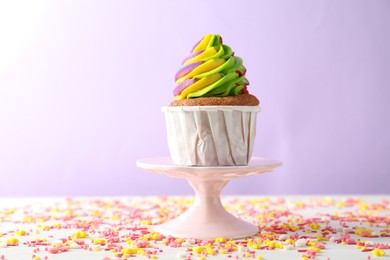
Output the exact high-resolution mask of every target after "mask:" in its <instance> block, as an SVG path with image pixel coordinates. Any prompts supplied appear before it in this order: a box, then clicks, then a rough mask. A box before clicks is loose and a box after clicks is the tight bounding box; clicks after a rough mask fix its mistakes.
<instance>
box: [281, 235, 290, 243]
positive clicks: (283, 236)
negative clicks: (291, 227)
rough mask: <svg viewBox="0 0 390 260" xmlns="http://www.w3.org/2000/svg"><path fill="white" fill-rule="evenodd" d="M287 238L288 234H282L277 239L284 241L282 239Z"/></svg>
mask: <svg viewBox="0 0 390 260" xmlns="http://www.w3.org/2000/svg"><path fill="white" fill-rule="evenodd" d="M288 238H289V236H288V235H286V234H282V235H280V236H279V241H284V240H286V239H288Z"/></svg>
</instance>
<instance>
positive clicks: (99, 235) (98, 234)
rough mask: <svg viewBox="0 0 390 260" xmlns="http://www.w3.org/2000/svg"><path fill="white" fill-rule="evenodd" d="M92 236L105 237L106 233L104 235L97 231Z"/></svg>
mask: <svg viewBox="0 0 390 260" xmlns="http://www.w3.org/2000/svg"><path fill="white" fill-rule="evenodd" d="M92 237H93V238H103V237H104V235H103V234H102V233H95V234H93V236H92Z"/></svg>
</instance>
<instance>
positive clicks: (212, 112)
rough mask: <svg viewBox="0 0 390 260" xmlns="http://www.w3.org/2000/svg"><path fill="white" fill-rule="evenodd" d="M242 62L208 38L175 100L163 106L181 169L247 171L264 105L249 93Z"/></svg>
mask: <svg viewBox="0 0 390 260" xmlns="http://www.w3.org/2000/svg"><path fill="white" fill-rule="evenodd" d="M245 72H246V69H245V67H244V66H243V61H242V59H241V58H240V57H238V56H236V55H234V52H233V51H232V49H231V48H230V47H229V46H228V45H226V44H223V43H222V38H221V36H219V35H217V34H207V35H206V36H204V37H203V39H202V40H200V41H199V42H198V43H197V44H196V45H195V46H194V47H193V49H192V51H191V54H190V55H189V56H188V57H187V58H185V59H184V61H183V63H182V66H181V68H180V69H179V70H178V72H177V73H176V75H175V81H176V86H175V88H174V90H173V96H174V98H173V101H172V102H171V103H170V104H169V106H167V107H163V109H162V110H163V112H164V113H165V119H166V126H167V135H168V146H169V151H170V154H171V158H172V161H173V163H174V164H176V165H186V166H242V165H247V164H248V162H249V160H250V158H251V154H252V148H253V142H254V139H255V135H256V115H257V113H258V112H260V111H261V108H260V106H259V100H258V99H257V98H256V97H255V96H253V95H251V94H249V93H248V90H247V86H248V85H249V82H248V80H247V79H246V77H245Z"/></svg>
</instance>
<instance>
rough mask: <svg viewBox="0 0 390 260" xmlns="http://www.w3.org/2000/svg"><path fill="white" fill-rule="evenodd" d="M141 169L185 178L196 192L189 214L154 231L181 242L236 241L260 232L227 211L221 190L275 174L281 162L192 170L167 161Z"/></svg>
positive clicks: (141, 163)
mask: <svg viewBox="0 0 390 260" xmlns="http://www.w3.org/2000/svg"><path fill="white" fill-rule="evenodd" d="M137 166H139V167H140V168H143V169H145V170H148V171H152V172H157V173H164V174H167V175H168V176H170V177H176V178H185V179H187V181H188V183H189V184H190V185H191V187H192V188H193V189H194V191H195V202H194V204H193V205H192V206H191V207H190V208H189V209H188V210H187V211H186V212H185V213H183V214H182V215H180V216H179V217H177V218H175V219H173V220H171V221H168V222H166V223H163V224H161V225H156V226H152V227H151V229H153V230H155V231H157V232H159V233H161V234H164V235H170V236H174V237H177V238H196V239H215V238H217V237H225V238H234V239H236V238H243V237H248V236H252V235H254V234H256V233H257V231H258V228H257V226H256V225H254V224H251V223H248V222H246V221H244V220H241V219H239V218H237V217H235V216H233V215H231V214H230V213H229V212H227V211H226V210H225V208H224V207H223V205H222V203H221V198H220V192H221V190H222V189H223V188H224V187H225V186H226V185H227V184H228V182H229V180H231V179H234V178H240V177H244V176H249V175H254V174H260V173H265V172H269V171H272V170H274V169H275V168H277V167H279V166H281V162H279V161H275V160H269V159H264V158H258V157H257V158H252V161H251V162H250V164H249V165H248V166H226V167H189V166H177V165H174V164H172V162H171V161H170V159H169V158H166V157H164V158H150V159H144V160H139V161H137Z"/></svg>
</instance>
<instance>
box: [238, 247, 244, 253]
mask: <svg viewBox="0 0 390 260" xmlns="http://www.w3.org/2000/svg"><path fill="white" fill-rule="evenodd" d="M237 250H238V251H240V252H245V247H244V246H238V247H237Z"/></svg>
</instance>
